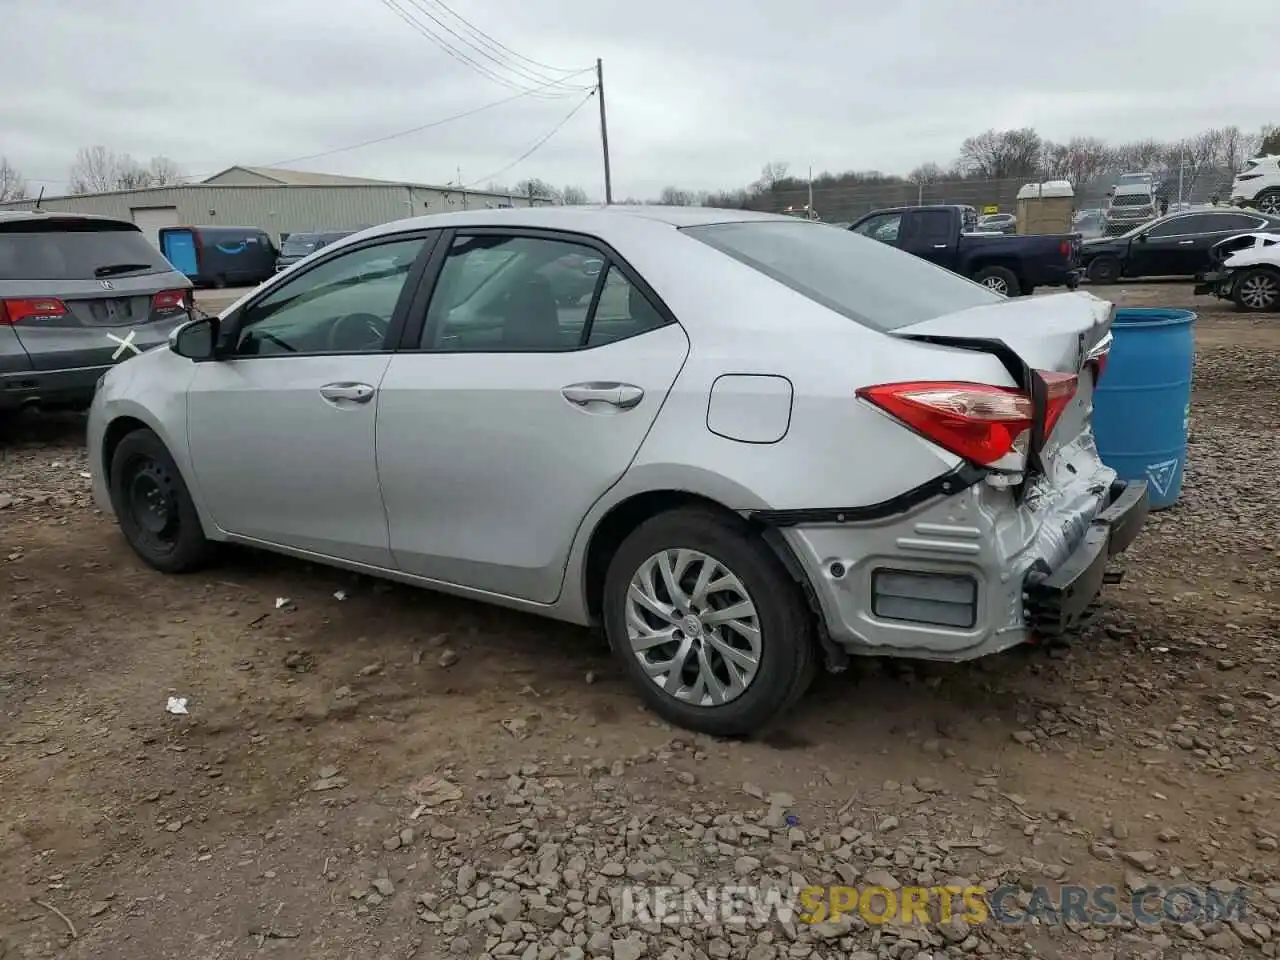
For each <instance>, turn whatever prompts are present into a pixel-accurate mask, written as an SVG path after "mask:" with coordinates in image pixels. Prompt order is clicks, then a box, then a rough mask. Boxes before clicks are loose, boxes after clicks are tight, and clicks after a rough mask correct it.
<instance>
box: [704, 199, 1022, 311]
mask: <svg viewBox="0 0 1280 960" xmlns="http://www.w3.org/2000/svg"><path fill="white" fill-rule="evenodd" d="M682 232H683V233H685V234H687V235H688V236H690V237H693V238H694V239H696V240H700V241H702V242H703V243H705V244H707V245H708V246H710V247H714V248H715V249H716V250H719V251H720V252H721V253H723V254H726V255H727V256H730V257H733V259H735V260H737V261H738V262H739V263H743V264H746V265H747V266H748V267H751V268H752V269H754V270H758V271H759V272H760V273H763V274H764V275H765V276H767V277H769V278H770V279H772V280H776V281H777V282H778V283H781V284H783V285H784V286H787V287H789V288H791V289H792V290H794V291H796V292H797V293H799V294H802V295H803V296H806V297H808V298H809V299H810V300H813V301H815V302H817V303H820V304H822V305H823V306H824V307H827V308H829V309H831V310H834V311H835V312H836V313H839V314H842V315H843V316H846V317H848V318H849V319H850V320H855V321H857V322H858V323H861V324H864V325H865V326H868V327H872V328H874V329H876V330H883V331H889V330H897V329H899V328H900V327H909V326H911V325H912V324H916V323H923V322H924V321H925V320H932V319H933V318H934V317H940V316H942V315H943V314H947V313H955V312H956V311H959V310H968V309H970V308H971V307H984V306H989V305H991V304H995V303H1000V302H1002V301H1003V300H1004V299H1005V298H1004V297H1003V296H1001V295H1000V294H998V293H993V292H992V291H990V290H988V289H987V288H986V287H982V286H979V285H978V284H976V283H972V282H970V281H969V280H966V279H964V278H963V277H961V276H959V275H957V274H954V273H952V272H951V271H950V270H944V269H942V267H939V266H937V265H935V264H932V263H930V262H929V261H927V260H922V259H920V258H919V257H915V256H912V255H911V254H909V253H904V252H902V251H901V250H897V249H895V248H894V247H890V246H888V245H887V244H884V243H880V242H879V241H876V240H871V239H868V238H867V237H863V236H859V235H858V234H856V233H854V232H853V231H851V230H828V229H826V228H825V227H823V226H822V225H821V224H816V223H805V222H803V221H780V220H763V221H755V222H748V223H714V224H708V225H705V226H698V227H685V228H683V230H682Z"/></svg>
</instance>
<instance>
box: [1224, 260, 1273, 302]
mask: <svg viewBox="0 0 1280 960" xmlns="http://www.w3.org/2000/svg"><path fill="white" fill-rule="evenodd" d="M1231 299H1232V300H1233V301H1235V305H1236V309H1237V310H1239V311H1241V312H1242V313H1276V312H1280V273H1278V272H1276V271H1275V270H1267V269H1266V268H1256V269H1253V270H1245V271H1243V272H1242V273H1241V274H1240V275H1239V276H1238V277H1236V281H1235V283H1234V284H1232V285H1231Z"/></svg>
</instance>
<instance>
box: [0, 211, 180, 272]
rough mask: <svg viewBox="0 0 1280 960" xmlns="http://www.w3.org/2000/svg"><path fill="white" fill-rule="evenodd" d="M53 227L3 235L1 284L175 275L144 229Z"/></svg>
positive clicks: (0, 250)
mask: <svg viewBox="0 0 1280 960" xmlns="http://www.w3.org/2000/svg"><path fill="white" fill-rule="evenodd" d="M24 226H25V225H24ZM49 226H50V225H49V224H42V225H41V228H40V229H36V230H31V231H30V232H21V233H18V232H9V231H7V230H6V231H2V232H0V280H103V279H106V278H109V277H132V276H140V275H145V274H152V273H167V272H169V271H172V270H173V267H172V266H170V264H169V262H168V261H167V260H165V259H164V257H162V256H161V255H160V251H159V250H157V249H156V248H155V247H154V246H152V245H151V243H150V242H149V241H148V240H147V238H146V237H145V236H143V234H142V232H141V231H140V230H133V229H130V230H121V229H89V230H76V229H49Z"/></svg>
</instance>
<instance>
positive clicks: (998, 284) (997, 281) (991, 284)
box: [982, 277, 1009, 297]
mask: <svg viewBox="0 0 1280 960" xmlns="http://www.w3.org/2000/svg"><path fill="white" fill-rule="evenodd" d="M982 285H983V286H984V287H986V288H987V289H988V290H994V291H995V292H996V293H999V294H1003V295H1004V296H1006V297H1007V296H1008V295H1009V284H1008V283H1006V282H1005V281H1004V280H1003V279H1002V278H1000V277H987V278H986V279H985V280H983V281H982Z"/></svg>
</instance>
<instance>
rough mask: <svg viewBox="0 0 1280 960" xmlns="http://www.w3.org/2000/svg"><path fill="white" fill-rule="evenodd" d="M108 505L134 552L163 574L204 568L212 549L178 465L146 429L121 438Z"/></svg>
mask: <svg viewBox="0 0 1280 960" xmlns="http://www.w3.org/2000/svg"><path fill="white" fill-rule="evenodd" d="M109 486H110V491H111V505H112V507H113V509H114V510H115V514H116V517H117V518H118V519H119V521H120V529H121V531H122V532H123V533H124V537H125V539H126V540H127V541H129V546H130V547H132V548H133V551H134V553H136V554H137V555H138V556H139V557H141V558H142V559H143V560H144V561H145V562H146V563H147V564H149V565H150V566H152V567H155V568H156V569H157V570H160V571H162V572H164V573H185V572H186V571H188V570H194V569H196V568H198V567H200V566H202V565H203V564H205V563H206V562H207V561H208V560H209V558H210V557H211V556H212V554H213V544H211V543H210V542H209V541H208V540H207V539H206V538H205V535H204V530H203V528H202V527H201V525H200V516H199V514H197V513H196V508H195V504H194V503H193V502H192V500H191V494H190V493H188V491H187V485H186V484H185V483H184V482H183V480H182V474H181V473H179V471H178V465H177V464H176V463H174V462H173V457H172V456H170V455H169V451H168V450H167V449H165V445H164V443H163V442H161V440H160V438H159V437H157V436H156V435H155V434H154V433H152V432H151V431H150V430H135V431H134V432H133V433H130V434H128V435H127V436H126V437H124V439H122V440H121V441H120V443H119V445H118V446H117V447H116V449H115V453H114V454H113V455H112V457H111V476H110V484H109Z"/></svg>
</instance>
